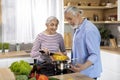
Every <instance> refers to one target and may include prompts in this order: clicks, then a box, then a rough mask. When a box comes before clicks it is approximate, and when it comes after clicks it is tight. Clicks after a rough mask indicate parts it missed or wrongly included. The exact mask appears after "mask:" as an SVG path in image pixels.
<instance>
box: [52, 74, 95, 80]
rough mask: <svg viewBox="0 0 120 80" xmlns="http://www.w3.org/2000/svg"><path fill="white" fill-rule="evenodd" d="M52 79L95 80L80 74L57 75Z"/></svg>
mask: <svg viewBox="0 0 120 80" xmlns="http://www.w3.org/2000/svg"><path fill="white" fill-rule="evenodd" d="M52 77H54V78H58V79H60V80H94V79H92V78H90V77H87V76H85V75H82V74H80V73H70V74H64V75H57V76H52Z"/></svg>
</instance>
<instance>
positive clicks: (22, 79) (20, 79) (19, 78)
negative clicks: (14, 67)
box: [16, 75, 28, 80]
mask: <svg viewBox="0 0 120 80" xmlns="http://www.w3.org/2000/svg"><path fill="white" fill-rule="evenodd" d="M16 80H28V77H27V76H26V75H16Z"/></svg>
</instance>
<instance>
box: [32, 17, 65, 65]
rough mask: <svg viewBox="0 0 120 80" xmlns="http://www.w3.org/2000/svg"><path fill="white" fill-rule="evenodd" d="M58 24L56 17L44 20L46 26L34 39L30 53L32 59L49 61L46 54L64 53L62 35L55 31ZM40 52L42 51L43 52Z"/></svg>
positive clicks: (50, 59)
mask: <svg viewBox="0 0 120 80" xmlns="http://www.w3.org/2000/svg"><path fill="white" fill-rule="evenodd" d="M58 24H59V21H58V19H57V18H56V17H54V16H50V17H48V19H47V20H46V27H47V28H46V29H45V30H44V31H43V32H41V33H39V34H38V36H37V38H36V39H35V42H34V43H33V47H32V50H31V53H30V55H31V57H33V58H34V59H37V62H39V63H42V62H44V61H48V62H51V61H52V58H50V56H48V54H49V53H55V52H59V53H60V54H65V53H66V50H65V46H64V40H63V37H62V35H61V34H60V33H57V32H56V30H57V28H58ZM41 50H42V51H41ZM40 51H41V52H40ZM42 52H44V54H43V53H42Z"/></svg>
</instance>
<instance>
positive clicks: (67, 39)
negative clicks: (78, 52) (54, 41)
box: [64, 32, 72, 48]
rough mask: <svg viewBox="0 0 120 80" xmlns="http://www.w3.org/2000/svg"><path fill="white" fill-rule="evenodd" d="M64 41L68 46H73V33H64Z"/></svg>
mask: <svg viewBox="0 0 120 80" xmlns="http://www.w3.org/2000/svg"><path fill="white" fill-rule="evenodd" d="M64 43H65V47H66V48H71V46H72V35H71V33H69V32H68V33H64Z"/></svg>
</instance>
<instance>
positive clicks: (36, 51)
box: [30, 36, 41, 58]
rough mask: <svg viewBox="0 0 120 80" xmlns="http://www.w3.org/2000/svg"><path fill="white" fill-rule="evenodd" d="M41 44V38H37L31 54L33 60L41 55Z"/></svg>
mask: <svg viewBox="0 0 120 80" xmlns="http://www.w3.org/2000/svg"><path fill="white" fill-rule="evenodd" d="M40 44H41V41H40V38H39V36H37V38H36V39H35V42H34V43H33V47H32V50H31V53H30V56H31V57H32V58H35V57H38V56H39V55H40V52H39V50H40Z"/></svg>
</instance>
